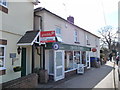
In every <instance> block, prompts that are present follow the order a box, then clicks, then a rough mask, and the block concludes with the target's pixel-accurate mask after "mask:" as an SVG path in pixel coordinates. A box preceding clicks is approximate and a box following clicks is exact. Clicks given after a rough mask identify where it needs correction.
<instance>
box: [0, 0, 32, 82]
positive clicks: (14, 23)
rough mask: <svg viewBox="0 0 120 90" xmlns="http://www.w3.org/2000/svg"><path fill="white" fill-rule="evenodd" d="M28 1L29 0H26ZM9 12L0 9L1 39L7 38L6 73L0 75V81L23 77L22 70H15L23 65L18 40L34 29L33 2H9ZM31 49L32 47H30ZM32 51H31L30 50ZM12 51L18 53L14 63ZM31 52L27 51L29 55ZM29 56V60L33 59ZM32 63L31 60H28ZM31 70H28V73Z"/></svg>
mask: <svg viewBox="0 0 120 90" xmlns="http://www.w3.org/2000/svg"><path fill="white" fill-rule="evenodd" d="M25 1H28V0H25ZM7 8H8V13H4V12H2V11H0V14H1V17H0V21H2V22H1V23H0V24H1V25H0V34H1V35H0V39H5V40H7V45H6V51H5V53H6V57H5V68H6V74H5V75H0V80H1V81H0V83H3V82H7V81H10V80H13V79H16V78H19V77H21V72H14V71H13V67H14V66H21V54H20V55H18V53H17V47H18V46H17V42H18V41H19V39H20V38H21V37H22V36H23V35H24V33H25V32H26V31H28V30H33V4H32V3H31V2H8V7H7ZM30 50H31V49H30ZM30 52H31V51H30ZM10 53H16V58H17V60H16V61H15V62H14V65H12V59H11V58H10ZM29 55H31V53H27V56H29ZM29 57H30V58H27V59H28V60H29V59H30V60H31V56H29ZM28 62H29V63H30V64H31V61H28ZM27 67H30V66H27ZM30 71H31V70H27V72H26V73H27V74H29V73H30Z"/></svg>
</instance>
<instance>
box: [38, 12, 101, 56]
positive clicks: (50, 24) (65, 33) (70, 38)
mask: <svg viewBox="0 0 120 90" xmlns="http://www.w3.org/2000/svg"><path fill="white" fill-rule="evenodd" d="M36 14H37V15H40V16H42V21H43V22H42V23H43V30H44V31H49V30H55V27H56V26H59V27H60V28H61V30H62V31H61V32H62V39H63V41H64V43H66V44H74V45H80V46H87V47H93V48H97V50H98V52H97V54H96V55H97V57H99V55H100V53H99V50H100V45H99V38H98V37H96V36H95V35H93V34H90V33H88V32H86V31H84V30H82V29H80V28H78V27H75V26H74V25H71V24H70V23H68V22H66V21H64V20H62V19H60V18H58V17H56V16H55V15H53V14H51V13H49V12H46V11H41V12H37V13H36ZM38 24H39V23H36V26H38ZM75 29H76V30H78V31H79V42H80V44H75V43H74V30H75ZM87 34H88V35H89V41H90V45H87V43H86V35H87ZM95 39H97V40H96V41H97V47H96V42H95Z"/></svg>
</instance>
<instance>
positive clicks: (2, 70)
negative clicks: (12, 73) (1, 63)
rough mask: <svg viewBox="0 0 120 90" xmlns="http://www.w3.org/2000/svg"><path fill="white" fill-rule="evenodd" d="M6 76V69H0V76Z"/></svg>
mask: <svg viewBox="0 0 120 90" xmlns="http://www.w3.org/2000/svg"><path fill="white" fill-rule="evenodd" d="M5 74H6V68H4V67H0V75H5Z"/></svg>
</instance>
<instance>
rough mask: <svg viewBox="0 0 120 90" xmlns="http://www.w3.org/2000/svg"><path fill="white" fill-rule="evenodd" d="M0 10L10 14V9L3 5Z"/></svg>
mask: <svg viewBox="0 0 120 90" xmlns="http://www.w3.org/2000/svg"><path fill="white" fill-rule="evenodd" d="M0 10H1V11H3V12H4V13H7V14H8V8H7V7H5V6H3V5H0Z"/></svg>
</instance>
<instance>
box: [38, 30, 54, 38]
mask: <svg viewBox="0 0 120 90" xmlns="http://www.w3.org/2000/svg"><path fill="white" fill-rule="evenodd" d="M40 37H55V31H41V32H40Z"/></svg>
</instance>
